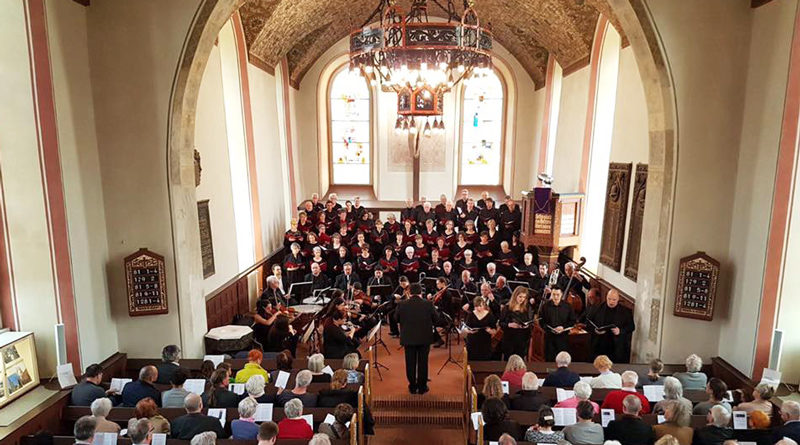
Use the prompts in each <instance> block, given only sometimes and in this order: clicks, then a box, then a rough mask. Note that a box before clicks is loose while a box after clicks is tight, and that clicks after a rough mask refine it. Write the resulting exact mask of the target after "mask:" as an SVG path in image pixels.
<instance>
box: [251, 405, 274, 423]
mask: <svg viewBox="0 0 800 445" xmlns="http://www.w3.org/2000/svg"><path fill="white" fill-rule="evenodd" d="M272 409H273V405H272V404H271V403H259V404H258V406H257V407H256V413H255V415H254V416H253V419H254V420H255V421H256V422H271V421H272Z"/></svg>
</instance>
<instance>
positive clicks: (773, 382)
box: [760, 368, 781, 391]
mask: <svg viewBox="0 0 800 445" xmlns="http://www.w3.org/2000/svg"><path fill="white" fill-rule="evenodd" d="M760 383H764V384H766V385H769V387H770V388H772V389H773V390H776V391H777V389H778V385H780V383H781V372H780V371H776V370H774V369H769V368H764V372H763V373H762V374H761V382H760Z"/></svg>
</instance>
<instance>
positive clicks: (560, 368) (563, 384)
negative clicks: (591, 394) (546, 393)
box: [542, 351, 581, 388]
mask: <svg viewBox="0 0 800 445" xmlns="http://www.w3.org/2000/svg"><path fill="white" fill-rule="evenodd" d="M570 363H572V356H571V355H569V352H567V351H561V352H559V353H558V354H557V355H556V366H557V368H556V370H555V371H553V372H551V373H550V374H549V375H548V376H547V378H545V379H544V383H543V384H542V386H555V387H557V388H571V387H573V386H575V384H576V383H578V382H579V381H580V380H581V377H580V376H579V375H578V374H576V373H574V372H572V371H570V370H569V364H570Z"/></svg>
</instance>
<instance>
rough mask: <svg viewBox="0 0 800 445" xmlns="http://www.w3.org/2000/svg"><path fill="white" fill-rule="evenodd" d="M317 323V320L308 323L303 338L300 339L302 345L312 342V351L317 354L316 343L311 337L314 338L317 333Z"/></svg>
mask: <svg viewBox="0 0 800 445" xmlns="http://www.w3.org/2000/svg"><path fill="white" fill-rule="evenodd" d="M315 321H316V320H311V321H310V322H309V323H308V325H306V327H305V331H304V332H303V336H302V337H301V338H300V341H301V342H302V343H309V341H311V350H312V352H315V353H316V352H317V348H316V342H315V341H313V340H311V337H313V336H314V333H315V332H316V329H314V327H315V326H316V323H315Z"/></svg>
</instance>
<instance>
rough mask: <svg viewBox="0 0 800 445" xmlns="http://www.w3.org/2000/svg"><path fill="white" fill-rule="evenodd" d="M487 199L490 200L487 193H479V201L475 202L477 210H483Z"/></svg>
mask: <svg viewBox="0 0 800 445" xmlns="http://www.w3.org/2000/svg"><path fill="white" fill-rule="evenodd" d="M487 199H490V198H489V192H487V191H486V190H484V191H482V192H481V199H479V200H477V201H476V202H475V205H476V206H477V207H478V209H485V208H486V200H487Z"/></svg>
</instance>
